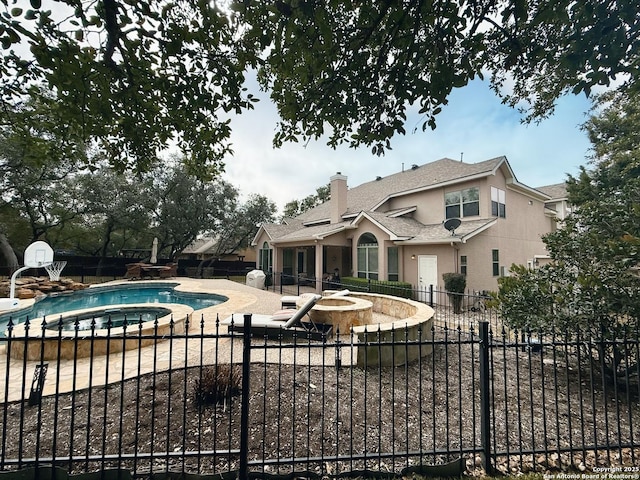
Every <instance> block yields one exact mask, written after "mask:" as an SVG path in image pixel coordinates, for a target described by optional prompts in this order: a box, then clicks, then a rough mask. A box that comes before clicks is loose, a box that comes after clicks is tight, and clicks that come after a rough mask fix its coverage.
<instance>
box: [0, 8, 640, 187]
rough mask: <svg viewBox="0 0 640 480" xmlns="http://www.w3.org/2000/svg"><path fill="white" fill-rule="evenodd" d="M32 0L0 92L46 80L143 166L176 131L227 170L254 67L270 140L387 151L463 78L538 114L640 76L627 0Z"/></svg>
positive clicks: (18, 21) (204, 163)
mask: <svg viewBox="0 0 640 480" xmlns="http://www.w3.org/2000/svg"><path fill="white" fill-rule="evenodd" d="M22 1H23V0H20V1H19V0H2V4H3V5H5V7H6V11H5V12H3V15H0V43H1V45H2V47H3V48H4V50H5V52H6V53H5V55H4V56H3V57H2V58H1V59H0V89H1V92H2V95H1V96H0V99H1V101H2V102H3V103H4V104H13V103H14V102H15V101H16V99H20V98H22V96H23V95H24V94H25V92H26V91H27V89H28V88H29V87H30V86H32V85H33V84H34V83H36V82H39V81H41V82H46V84H47V85H48V86H49V87H50V88H51V89H52V90H53V91H54V92H55V93H56V98H57V100H58V101H59V102H60V103H61V104H62V105H63V106H64V108H61V109H60V110H59V112H58V113H59V114H60V119H61V122H62V123H63V124H65V125H74V126H75V127H76V128H77V130H78V131H80V132H82V134H83V137H84V138H85V139H98V140H99V141H101V144H102V146H103V148H104V149H105V150H107V151H108V152H109V157H110V159H111V161H112V163H113V164H114V165H116V166H119V167H120V168H125V167H127V166H130V167H135V169H136V170H144V169H145V168H148V167H149V166H150V165H151V164H152V163H153V160H154V159H155V158H156V152H157V151H158V150H159V149H160V148H161V147H164V146H166V145H168V144H169V143H170V142H171V141H172V140H173V139H174V137H175V139H176V140H177V142H178V144H179V145H180V147H181V148H182V149H183V151H184V152H185V153H186V155H185V157H184V158H185V159H187V160H188V161H189V164H188V166H189V171H190V172H197V173H199V174H201V175H207V174H215V173H216V172H217V171H219V170H220V169H221V168H222V166H223V165H222V163H221V160H222V158H223V157H224V156H225V155H226V154H227V153H228V152H229V145H228V144H227V140H228V138H229V133H230V125H229V119H228V116H227V113H228V112H236V113H240V112H242V111H243V110H245V109H248V108H251V105H252V102H253V101H254V100H255V99H254V98H253V97H252V96H251V94H248V93H246V92H245V90H244V87H243V83H244V80H245V77H244V75H245V72H246V71H247V70H248V69H257V71H258V79H259V81H260V83H261V84H262V86H263V87H265V88H267V89H269V90H270V91H271V98H272V99H273V101H274V102H275V103H276V105H277V107H278V111H279V113H280V116H281V118H282V121H281V123H280V125H279V129H278V131H277V132H276V136H275V139H274V141H275V144H276V145H280V144H282V142H285V141H299V140H300V139H302V140H308V139H311V138H319V137H321V136H323V135H325V134H326V135H328V142H329V144H330V145H332V146H335V145H337V144H340V143H343V142H347V143H349V144H350V145H351V146H354V147H357V146H361V145H365V146H369V147H372V149H373V151H374V152H375V153H378V154H380V153H382V152H384V150H385V149H388V148H390V145H391V144H390V139H391V138H392V137H393V136H394V135H396V134H404V133H405V126H404V124H405V120H406V117H407V110H408V108H410V106H411V105H413V104H417V105H418V108H419V112H420V113H421V114H422V115H424V122H423V124H422V128H423V129H425V128H427V127H430V128H435V125H436V123H435V117H436V115H437V114H438V112H440V110H441V108H442V106H443V105H446V103H447V98H448V96H449V95H450V93H451V91H452V90H453V88H459V87H463V86H464V85H466V84H467V83H468V82H469V80H471V79H473V78H475V77H476V76H478V77H483V76H484V75H485V74H488V75H489V76H490V77H491V83H492V86H493V87H494V89H496V91H498V92H500V93H501V94H502V95H503V96H504V100H505V101H506V102H507V103H509V104H511V105H520V104H522V102H526V101H528V102H529V104H530V106H531V109H530V110H529V113H530V117H531V118H540V117H543V116H544V115H546V114H549V113H550V112H552V111H553V104H554V101H555V100H556V99H557V98H558V97H560V96H561V95H563V94H565V93H567V92H573V93H576V94H577V93H581V92H584V93H587V94H588V93H589V92H590V91H591V89H592V88H593V87H595V86H598V85H609V83H610V82H611V81H612V80H615V79H619V78H620V77H622V78H623V81H626V86H627V87H629V88H631V87H636V88H637V81H638V80H637V79H638V78H640V75H639V73H640V72H639V69H640V61H639V56H640V36H639V34H638V32H639V31H640V28H639V26H640V18H639V17H638V15H637V5H636V2H634V1H632V0H619V1H615V2H614V1H611V0H609V1H602V0H578V1H575V0H535V1H531V2H526V1H525V0H509V1H505V0H501V1H496V0H478V1H473V2H467V1H464V0H434V1H429V2H422V1H417V0H407V1H405V2H391V1H378V0H375V1H369V2H362V1H358V2H355V1H352V0H347V1H343V0H327V1H325V2H316V1H310V0H305V1H300V0H277V1H275V2H265V1H262V0H236V1H232V0H229V1H228V2H205V1H192V0H177V1H173V2H170V1H168V0H143V1H129V0H127V1H118V0H101V1H98V2H77V1H76V0H58V1H56V2H54V3H55V7H56V8H55V9H54V10H55V12H56V15H54V14H53V13H52V11H47V10H44V9H43V8H42V6H41V1H40V0H31V1H30V4H31V8H28V9H24V8H21V7H20V5H22ZM57 16H59V17H60V18H58V17H57ZM25 44H28V45H29V47H30V48H29V52H25V50H26V49H25V48H24V46H25ZM507 82H508V84H510V85H513V87H512V89H511V90H510V91H507V92H503V91H502V88H503V87H504V86H505V84H507Z"/></svg>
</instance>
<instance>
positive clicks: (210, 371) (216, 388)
mask: <svg viewBox="0 0 640 480" xmlns="http://www.w3.org/2000/svg"><path fill="white" fill-rule="evenodd" d="M241 382H242V374H241V373H240V369H239V368H238V367H233V366H231V365H218V366H215V367H204V368H203V369H202V373H201V375H200V376H199V378H197V379H196V381H195V382H194V388H193V396H194V399H195V402H196V403H197V404H198V405H199V406H204V405H216V404H219V403H226V402H227V401H229V400H231V397H233V396H235V395H238V394H239V393H240V385H241Z"/></svg>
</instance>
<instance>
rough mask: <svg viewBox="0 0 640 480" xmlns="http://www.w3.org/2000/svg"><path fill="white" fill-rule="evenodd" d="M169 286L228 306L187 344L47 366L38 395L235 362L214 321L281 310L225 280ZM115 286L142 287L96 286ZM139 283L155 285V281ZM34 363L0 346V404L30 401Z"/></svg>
mask: <svg viewBox="0 0 640 480" xmlns="http://www.w3.org/2000/svg"><path fill="white" fill-rule="evenodd" d="M170 281H171V282H172V283H179V285H178V286H177V287H176V290H178V291H179V290H184V291H189V292H196V293H215V294H219V295H224V296H225V297H227V298H228V300H227V301H226V302H223V303H221V304H219V305H215V306H212V307H207V308H204V309H202V310H196V311H195V312H194V313H193V318H192V320H191V324H190V328H189V335H188V336H187V338H186V339H184V338H179V339H174V340H173V341H171V342H169V341H159V342H155V343H154V344H153V345H151V346H146V347H142V348H140V349H136V350H127V351H125V352H118V353H113V354H110V355H109V356H108V357H107V356H105V355H99V356H95V357H93V358H78V359H77V360H76V361H75V362H74V361H73V360H59V361H58V360H51V361H48V371H47V373H46V380H45V384H44V388H43V395H54V394H61V393H69V392H72V391H74V390H83V389H86V388H89V387H90V386H93V387H95V386H101V385H105V384H109V383H116V382H120V381H123V380H126V379H129V378H135V377H137V376H139V375H144V374H148V373H151V372H153V371H158V372H160V371H164V370H168V369H172V368H181V367H184V366H185V365H186V366H198V365H207V364H214V363H215V362H218V363H228V362H238V361H240V359H241V356H242V340H241V339H237V340H234V339H231V338H224V337H223V338H214V337H213V334H215V333H216V328H219V330H218V332H219V333H220V334H226V333H227V329H226V327H224V326H219V327H217V326H216V319H217V318H218V319H219V320H224V319H225V318H227V317H228V316H229V315H231V314H238V313H239V314H241V313H260V314H271V313H273V312H275V311H276V310H279V309H280V308H281V297H282V296H281V295H280V294H279V293H274V292H269V291H265V290H259V289H257V288H253V287H248V286H246V285H243V284H240V283H236V282H232V281H230V280H224V279H192V278H176V279H171V280H170ZM119 283H124V284H126V285H131V286H134V285H136V284H142V283H143V282H142V281H141V282H135V283H132V282H129V281H116V282H108V283H103V284H99V285H96V286H105V285H114V284H119ZM144 283H154V281H149V282H147V281H145V282H144ZM158 283H167V280H166V279H164V280H162V281H158ZM28 305H29V303H28V302H25V303H24V304H21V307H23V306H28ZM201 332H202V333H204V334H206V335H212V338H204V339H203V340H202V346H201V337H200V334H201ZM347 345H348V344H347ZM302 357H304V358H302ZM323 357H324V358H323ZM349 357H350V355H349V354H348V353H347V351H346V347H345V352H344V355H343V356H342V358H341V362H342V364H344V365H347V364H350V363H351V362H355V359H350V358H349ZM293 358H294V354H293V351H292V349H284V350H283V351H280V350H279V349H256V350H252V361H261V362H269V363H271V362H274V363H275V362H280V363H292V362H293ZM295 361H296V363H297V364H300V363H304V364H306V363H311V364H317V365H320V364H322V365H333V364H334V362H335V348H333V349H331V351H327V352H324V353H323V349H313V352H312V354H311V355H304V356H300V355H299V356H297V357H295ZM7 362H9V363H8V364H7ZM39 363H40V362H38V361H25V360H22V359H13V358H9V355H8V353H7V347H6V343H2V344H0V372H2V373H0V403H2V402H7V401H9V402H11V401H17V400H21V399H27V398H28V397H29V392H30V389H31V382H32V380H33V373H34V371H35V369H36V366H37V365H38V364H39Z"/></svg>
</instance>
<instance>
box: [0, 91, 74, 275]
mask: <svg viewBox="0 0 640 480" xmlns="http://www.w3.org/2000/svg"><path fill="white" fill-rule="evenodd" d="M58 110H59V105H58V104H57V103H56V102H55V101H53V99H52V97H51V95H50V94H49V92H46V91H40V90H38V89H32V91H31V92H30V95H29V96H28V97H26V98H25V100H24V101H22V102H20V103H18V104H16V105H13V108H12V109H7V110H5V111H4V113H3V116H2V123H1V124H0V190H2V192H3V195H2V198H0V223H2V224H4V225H3V226H0V227H1V228H0V232H2V235H4V240H2V242H0V244H1V245H3V252H4V255H3V256H4V257H5V258H7V260H8V262H9V264H10V266H11V267H15V266H17V263H15V262H17V258H16V256H15V254H12V253H10V252H11V251H12V250H13V248H24V247H26V246H27V244H29V243H31V242H33V241H35V240H38V239H42V238H44V239H45V240H48V235H49V234H50V232H52V231H53V230H55V229H57V228H60V227H61V226H62V225H64V224H65V223H66V222H68V221H69V220H70V219H72V218H74V217H75V216H76V215H77V208H76V205H75V202H74V198H73V196H69V195H68V194H67V191H66V187H65V181H66V179H67V178H68V176H69V175H71V174H72V172H74V171H75V169H76V168H77V165H78V164H81V163H82V162H83V161H84V160H85V159H86V153H85V145H84V143H83V142H82V141H81V138H80V137H79V136H78V135H77V134H76V133H75V132H74V131H73V130H72V129H69V128H67V127H66V126H65V125H60V124H58V123H56V121H55V118H56V115H57V114H56V112H57V111H58ZM16 217H19V218H20V219H22V220H23V221H18V220H17V218H16ZM18 224H19V226H18ZM13 226H18V228H17V230H22V231H23V232H22V233H19V234H18V233H17V232H16V231H12V230H15V229H13ZM25 228H26V229H27V231H28V232H29V233H30V235H28V236H26V235H24V230H25ZM18 237H19V238H18ZM10 238H13V240H14V241H15V240H17V241H18V243H17V244H15V245H13V246H12V244H11V243H12V242H10V241H9V239H10Z"/></svg>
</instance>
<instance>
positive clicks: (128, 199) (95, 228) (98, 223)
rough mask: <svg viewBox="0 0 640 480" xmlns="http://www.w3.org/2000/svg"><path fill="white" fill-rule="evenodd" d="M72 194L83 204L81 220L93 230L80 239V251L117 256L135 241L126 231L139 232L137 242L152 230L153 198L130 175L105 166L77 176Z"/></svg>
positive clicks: (102, 255)
mask: <svg viewBox="0 0 640 480" xmlns="http://www.w3.org/2000/svg"><path fill="white" fill-rule="evenodd" d="M69 193H70V194H72V196H73V198H76V199H77V201H78V203H80V205H81V207H80V208H81V211H82V216H81V219H82V220H81V223H82V226H83V227H84V231H85V232H89V233H90V234H89V235H87V234H86V233H85V234H84V235H82V236H81V237H80V238H79V242H80V243H78V245H77V246H76V248H78V249H79V250H80V251H85V252H87V253H90V254H91V255H97V256H100V258H101V259H104V258H106V257H108V256H115V255H117V252H119V251H120V250H121V249H122V248H124V247H126V246H127V245H130V243H131V239H129V238H127V233H126V232H128V231H129V232H135V233H136V235H135V237H134V239H133V241H134V242H135V241H136V240H139V239H140V237H141V236H142V235H141V233H142V234H144V233H147V232H148V230H149V226H150V224H151V218H150V214H149V210H150V202H151V198H149V196H148V195H146V192H145V191H144V189H143V186H142V184H141V182H140V181H139V180H138V179H137V178H135V177H134V176H132V175H130V174H126V173H118V172H115V171H114V170H113V169H111V168H108V167H107V166H106V165H103V166H101V167H100V168H99V169H97V170H95V171H93V172H87V173H84V174H82V175H78V176H77V177H76V178H74V179H73V181H72V182H70V186H69ZM152 238H153V237H152V236H151V239H152ZM151 239H149V241H148V245H149V248H150V246H151ZM136 243H137V242H136ZM136 246H137V245H136Z"/></svg>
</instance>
